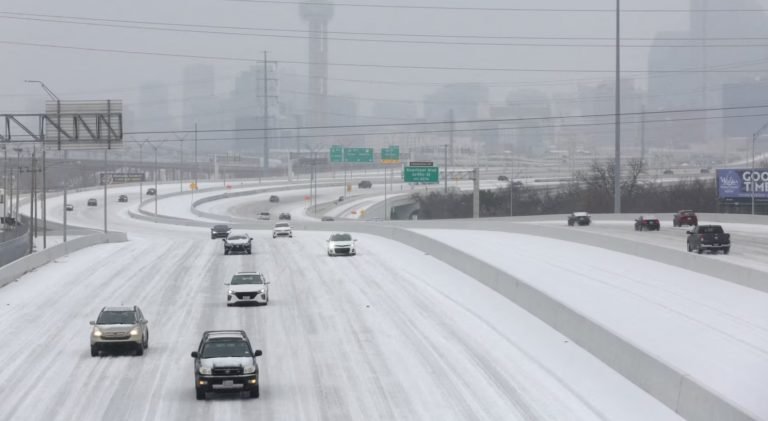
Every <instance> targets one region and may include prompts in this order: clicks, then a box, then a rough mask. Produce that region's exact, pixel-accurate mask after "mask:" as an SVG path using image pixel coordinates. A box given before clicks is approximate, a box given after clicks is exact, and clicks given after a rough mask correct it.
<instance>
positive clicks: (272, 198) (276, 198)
mask: <svg viewBox="0 0 768 421" xmlns="http://www.w3.org/2000/svg"><path fill="white" fill-rule="evenodd" d="M269 201H270V203H279V202H280V197H279V196H275V195H274V194H273V195H272V196H269Z"/></svg>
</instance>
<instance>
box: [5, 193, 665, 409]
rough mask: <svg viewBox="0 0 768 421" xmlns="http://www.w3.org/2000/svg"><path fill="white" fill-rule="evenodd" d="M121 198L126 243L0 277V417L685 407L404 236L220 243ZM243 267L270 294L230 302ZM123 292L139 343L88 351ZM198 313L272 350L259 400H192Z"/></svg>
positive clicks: (119, 215)
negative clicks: (249, 250)
mask: <svg viewBox="0 0 768 421" xmlns="http://www.w3.org/2000/svg"><path fill="white" fill-rule="evenodd" d="M88 194H89V193H87V192H86V193H82V194H80V193H78V195H82V197H81V196H76V197H77V198H78V200H80V199H81V198H84V197H87V195H88ZM117 194H120V191H119V189H115V191H114V192H113V193H111V196H110V198H109V200H114V199H116V195H117ZM54 206H59V207H60V206H61V203H59V204H58V205H55V204H54ZM127 208H128V205H125V204H123V206H122V207H121V206H117V205H116V206H110V218H111V221H112V222H111V223H112V224H114V226H115V227H116V228H117V229H125V230H127V231H128V233H129V238H130V241H129V242H127V243H120V244H107V245H101V246H96V247H91V248H88V249H86V250H83V251H80V252H77V253H72V254H70V255H69V256H66V257H64V258H61V259H58V260H57V261H56V262H54V263H51V264H49V265H46V266H44V267H41V268H39V269H37V270H36V271H34V272H33V273H30V274H28V275H26V276H24V277H23V278H21V279H20V280H19V281H18V282H15V283H12V284H10V285H8V286H6V287H5V288H0V331H2V332H3V333H4V336H5V337H6V338H13V339H12V340H8V339H7V340H6V341H4V342H3V345H2V346H0V361H3V369H2V370H0V395H1V396H3V399H2V400H0V414H3V417H2V418H3V419H23V420H46V421H48V420H58V419H61V420H69V419H77V420H86V421H87V420H103V419H112V420H123V419H126V420H127V419H131V420H190V419H290V420H300V419H340V420H357V419H367V420H368V419H373V420H375V419H381V420H392V419H413V420H423V419H445V420H452V419H455V420H473V419H479V420H499V419H504V420H648V419H653V420H667V419H669V420H673V419H679V418H678V417H677V416H676V415H675V414H673V413H671V411H670V410H669V409H668V408H666V407H665V406H663V405H661V404H660V403H659V402H657V401H656V400H654V399H652V398H651V397H650V396H648V395H647V394H646V393H644V392H643V391H641V390H639V389H638V388H637V387H636V386H634V385H633V384H631V383H630V382H628V381H627V380H626V379H624V378H623V377H621V376H620V375H618V374H617V373H615V372H614V371H612V370H610V369H609V368H607V367H606V366H605V365H604V364H602V363H601V362H600V361H598V360H597V359H595V358H594V357H593V356H592V355H590V354H589V353H587V352H585V351H584V350H582V349H581V348H579V347H578V346H575V345H574V344H573V343H571V342H570V341H568V340H567V338H563V337H562V335H560V334H559V333H557V332H556V331H554V330H553V329H551V328H549V327H548V326H546V325H544V324H543V323H541V322H540V321H539V320H538V319H536V318H534V317H532V316H531V315H530V314H528V313H527V312H525V311H523V310H521V309H520V308H518V307H517V306H515V305H513V304H512V303H510V302H509V301H508V300H506V299H505V298H503V297H501V296H499V295H498V294H496V293H494V292H493V291H490V290H489V289H487V288H485V287H484V286H482V285H481V284H479V283H478V282H477V281H475V280H474V279H471V278H468V277H467V276H465V275H463V274H461V273H459V272H457V271H455V270H454V269H452V268H450V267H448V266H447V265H445V264H444V263H442V262H439V261H437V260H435V259H434V258H432V257H430V256H426V255H424V254H423V253H421V252H419V251H417V250H414V249H411V248H409V247H406V246H403V245H402V244H400V243H395V242H392V241H389V240H385V239H382V238H378V237H375V236H368V235H363V236H360V237H359V240H360V241H359V242H358V245H359V247H360V254H359V255H358V256H356V257H352V258H329V257H328V256H326V254H325V251H324V247H325V241H324V240H325V238H326V235H325V234H323V233H316V232H303V231H297V232H296V233H295V238H293V239H279V240H272V239H271V237H270V233H269V232H268V231H252V232H251V234H252V235H253V236H254V237H255V241H254V255H252V256H224V255H223V252H222V248H221V243H220V242H218V241H211V240H209V237H208V233H207V230H206V229H205V228H189V227H172V226H166V225H163V224H157V223H147V222H142V221H136V220H132V219H130V218H129V217H128V215H127ZM102 211H103V209H101V208H100V207H99V208H91V209H88V208H85V207H78V208H76V209H75V211H74V212H71V213H70V217H71V218H70V220H71V221H74V222H76V223H91V224H92V225H95V226H97V227H98V226H99V225H100V223H101V221H100V219H99V218H98V217H99V215H101V213H100V212H102ZM74 222H73V223H74ZM243 270H258V271H262V272H264V273H265V274H266V276H267V277H268V278H269V280H270V281H272V285H270V304H269V305H268V306H263V307H236V308H228V307H226V305H225V301H224V299H225V286H224V285H223V284H224V282H226V281H227V280H228V279H229V278H230V277H231V275H232V274H234V273H236V272H238V271H243ZM131 304H138V305H140V306H141V307H142V310H143V311H144V313H145V315H146V316H147V318H148V319H149V328H150V348H149V350H148V352H147V354H145V356H144V357H135V356H129V355H120V356H110V357H100V358H92V357H90V354H89V349H88V334H89V331H90V326H89V325H88V321H89V320H93V319H94V318H95V317H96V315H97V314H98V311H99V309H100V308H101V307H102V306H105V305H131ZM208 329H244V330H246V332H248V334H249V336H250V337H251V339H252V341H253V342H254V345H255V347H257V348H260V349H262V350H263V351H264V356H263V357H261V358H260V359H259V363H260V367H261V383H262V388H261V392H262V393H261V398H260V399H258V400H245V399H242V400H241V399H236V398H233V397H218V398H215V399H212V400H211V401H209V402H198V401H196V400H195V397H194V387H193V379H194V378H193V373H192V359H191V358H190V357H189V353H190V352H191V351H193V350H194V349H195V347H196V346H197V343H198V342H199V339H200V335H201V334H202V332H203V331H205V330H208Z"/></svg>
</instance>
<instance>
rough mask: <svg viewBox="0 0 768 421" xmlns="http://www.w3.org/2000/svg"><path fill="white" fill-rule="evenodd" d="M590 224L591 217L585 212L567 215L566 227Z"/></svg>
mask: <svg viewBox="0 0 768 421" xmlns="http://www.w3.org/2000/svg"><path fill="white" fill-rule="evenodd" d="M591 223H592V217H591V216H590V215H589V214H588V213H587V212H573V213H572V214H570V215H568V226H569V227H572V226H574V225H589V224H591Z"/></svg>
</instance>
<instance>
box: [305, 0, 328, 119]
mask: <svg viewBox="0 0 768 421" xmlns="http://www.w3.org/2000/svg"><path fill="white" fill-rule="evenodd" d="M299 12H300V13H301V17H302V18H303V19H304V20H306V21H307V23H308V24H309V44H308V46H307V51H308V55H309V57H308V58H309V81H308V84H309V95H310V99H309V118H308V119H307V120H308V121H307V123H308V124H309V125H310V126H326V125H327V124H326V121H327V120H326V117H327V115H328V114H327V113H328V22H329V21H330V20H331V18H333V3H331V2H330V1H329V0H316V1H314V2H312V3H302V4H301V5H300V6H299Z"/></svg>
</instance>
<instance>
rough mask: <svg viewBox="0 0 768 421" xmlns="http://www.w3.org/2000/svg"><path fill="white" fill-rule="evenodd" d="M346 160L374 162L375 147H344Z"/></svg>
mask: <svg viewBox="0 0 768 421" xmlns="http://www.w3.org/2000/svg"><path fill="white" fill-rule="evenodd" d="M344 162H373V148H344Z"/></svg>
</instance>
